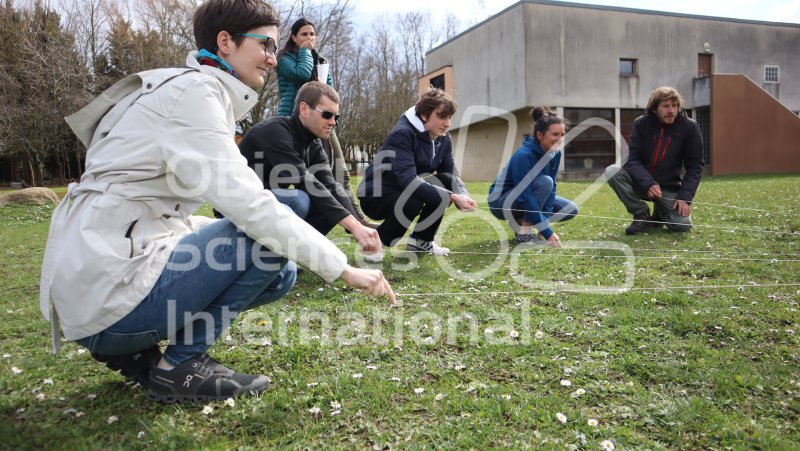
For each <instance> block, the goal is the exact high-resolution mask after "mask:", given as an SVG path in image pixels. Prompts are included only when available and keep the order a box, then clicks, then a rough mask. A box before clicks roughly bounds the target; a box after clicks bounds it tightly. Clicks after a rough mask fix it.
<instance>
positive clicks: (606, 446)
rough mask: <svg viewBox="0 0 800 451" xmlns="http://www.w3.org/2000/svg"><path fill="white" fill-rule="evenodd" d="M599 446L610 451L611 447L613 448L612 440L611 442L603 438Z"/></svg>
mask: <svg viewBox="0 0 800 451" xmlns="http://www.w3.org/2000/svg"><path fill="white" fill-rule="evenodd" d="M600 447H601V448H603V449H604V450H606V451H611V450H612V449H614V442H612V441H611V440H603V441H602V442H601V443H600Z"/></svg>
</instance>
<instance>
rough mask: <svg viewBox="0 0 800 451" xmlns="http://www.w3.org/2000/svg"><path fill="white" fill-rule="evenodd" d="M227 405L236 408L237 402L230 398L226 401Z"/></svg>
mask: <svg viewBox="0 0 800 451" xmlns="http://www.w3.org/2000/svg"><path fill="white" fill-rule="evenodd" d="M225 405H226V406H228V407H235V406H236V401H235V400H234V399H233V398H228V399H226V400H225Z"/></svg>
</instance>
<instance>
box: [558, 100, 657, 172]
mask: <svg viewBox="0 0 800 451" xmlns="http://www.w3.org/2000/svg"><path fill="white" fill-rule="evenodd" d="M638 113H639V114H641V110H639V111H638ZM564 118H565V119H566V120H567V124H568V125H567V132H569V130H571V129H572V127H575V126H577V125H580V124H581V123H582V122H583V121H585V120H587V119H605V120H606V121H608V122H610V123H611V127H612V130H613V127H614V110H612V109H600V108H564ZM615 161H616V141H615V140H614V136H613V135H612V134H611V133H610V132H609V131H608V130H606V129H604V128H601V127H597V126H595V127H590V128H588V129H586V130H584V131H583V133H581V134H580V135H578V136H575V137H574V138H572V139H571V140H570V141H569V142H568V143H567V144H566V146H565V147H564V171H566V172H598V173H599V172H602V171H603V170H604V169H605V168H606V167H607V166H608V165H610V164H614V162H615Z"/></svg>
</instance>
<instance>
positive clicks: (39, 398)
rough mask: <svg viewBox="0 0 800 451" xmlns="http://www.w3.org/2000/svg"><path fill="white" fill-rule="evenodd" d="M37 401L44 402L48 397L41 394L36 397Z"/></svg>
mask: <svg viewBox="0 0 800 451" xmlns="http://www.w3.org/2000/svg"><path fill="white" fill-rule="evenodd" d="M36 399H38V400H39V401H44V400H45V399H47V396H45V395H44V393H39V394H38V395H36Z"/></svg>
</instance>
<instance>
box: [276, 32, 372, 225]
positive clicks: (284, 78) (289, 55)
mask: <svg viewBox="0 0 800 451" xmlns="http://www.w3.org/2000/svg"><path fill="white" fill-rule="evenodd" d="M316 47H317V34H316V30H315V28H314V24H313V23H311V22H310V21H309V20H308V19H305V18H303V17H301V18H299V19H297V20H296V21H295V22H294V23H293V24H292V30H291V35H290V36H289V39H287V40H286V45H285V46H284V47H283V50H281V51H280V52H279V53H278V69H277V71H278V89H279V90H280V99H281V100H280V104H279V105H278V116H291V115H292V114H293V113H294V107H295V100H296V98H297V91H299V90H300V87H302V86H303V85H304V84H306V83H308V82H309V81H322V82H324V83H327V84H328V85H329V86H333V76H332V75H331V71H330V70H328V71H327V75H324V74H323V75H324V77H325V80H320V79H319V74H318V65H320V64H327V63H328V61H327V60H326V59H325V58H323V57H322V56H320V55H319V53H317V49H316ZM323 144H325V147H326V149H325V150H326V152H327V153H328V154H329V156H330V164H331V168H332V169H333V175H334V177H335V178H336V181H337V182H339V183H341V184H342V187H344V189H345V192H347V195H348V196H349V197H350V200H351V201H352V202H353V207H354V208H355V213H356V219H358V220H359V222H361V224H363V225H365V226H367V227H372V228H376V227H377V226H378V224H376V223H374V222H372V221H370V220H369V219H368V218H367V217H366V216H364V212H362V211H361V207H359V205H358V201H357V200H356V197H355V195H354V194H353V189H352V188H351V187H350V171H349V170H348V169H347V162H346V161H345V159H344V154H343V153H342V146H341V145H340V144H339V138H337V137H336V134H335V133H333V132H332V133H331V136H330V138H329V139H328V140H323Z"/></svg>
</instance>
